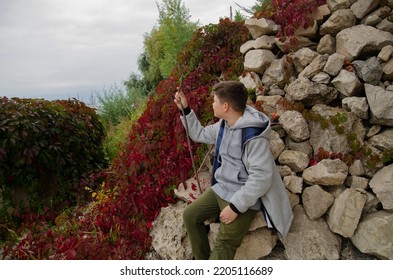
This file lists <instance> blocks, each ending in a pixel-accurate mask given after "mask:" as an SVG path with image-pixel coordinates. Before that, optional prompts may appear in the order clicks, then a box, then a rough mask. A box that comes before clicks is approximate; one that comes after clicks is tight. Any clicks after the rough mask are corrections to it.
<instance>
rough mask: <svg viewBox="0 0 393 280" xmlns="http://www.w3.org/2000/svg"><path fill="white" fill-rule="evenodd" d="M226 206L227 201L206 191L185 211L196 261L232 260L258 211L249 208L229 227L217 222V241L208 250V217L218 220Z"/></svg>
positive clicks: (185, 223) (185, 220) (184, 219)
mask: <svg viewBox="0 0 393 280" xmlns="http://www.w3.org/2000/svg"><path fill="white" fill-rule="evenodd" d="M227 205H229V202H227V201H225V200H223V199H221V198H220V197H219V196H217V195H216V194H215V193H214V191H213V190H211V189H209V190H207V191H206V192H205V193H203V194H202V195H201V196H199V197H198V198H197V199H196V200H195V201H194V202H192V203H191V204H190V205H188V206H187V207H186V209H185V210H184V213H183V221H184V225H185V226H186V229H187V234H188V238H189V239H190V242H191V248H192V252H193V255H194V258H195V259H196V260H207V259H211V260H232V259H233V258H234V256H235V253H236V249H237V248H238V247H239V246H240V245H241V243H242V240H243V237H244V235H246V233H247V232H248V230H249V228H250V224H251V222H252V221H253V219H254V218H255V215H256V213H257V212H258V211H257V210H252V209H249V210H247V211H246V212H244V213H241V214H239V215H238V216H237V218H236V219H235V220H234V221H233V222H232V223H230V224H228V225H226V224H224V223H220V227H219V232H218V235H217V238H216V242H215V245H214V248H213V251H211V250H210V245H209V240H208V237H207V235H208V230H207V228H206V225H205V221H206V220H207V219H209V218H218V217H219V215H220V213H221V211H222V210H223V209H224V208H225V207H226V206H227Z"/></svg>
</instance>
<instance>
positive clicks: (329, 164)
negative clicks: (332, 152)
mask: <svg viewBox="0 0 393 280" xmlns="http://www.w3.org/2000/svg"><path fill="white" fill-rule="evenodd" d="M347 175H348V166H347V165H346V164H345V163H344V162H342V161H341V160H339V159H335V160H332V159H324V160H322V161H320V162H318V164H316V165H314V166H311V167H308V168H306V169H305V170H304V171H303V175H302V176H303V179H304V181H305V182H306V183H308V184H310V185H322V186H337V185H342V184H344V182H345V179H346V178H347Z"/></svg>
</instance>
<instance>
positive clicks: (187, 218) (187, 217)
mask: <svg viewBox="0 0 393 280" xmlns="http://www.w3.org/2000/svg"><path fill="white" fill-rule="evenodd" d="M193 212H194V211H192V210H190V207H186V208H185V209H184V211H183V222H184V224H187V223H189V222H192V220H193V219H194V217H193Z"/></svg>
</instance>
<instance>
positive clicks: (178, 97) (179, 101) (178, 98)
mask: <svg viewBox="0 0 393 280" xmlns="http://www.w3.org/2000/svg"><path fill="white" fill-rule="evenodd" d="M174 101H175V103H176V105H177V107H178V108H179V110H181V109H184V108H187V107H188V102H187V98H186V96H185V95H184V93H183V92H182V91H181V90H179V91H177V92H176V94H175V99H174ZM182 105H183V107H182Z"/></svg>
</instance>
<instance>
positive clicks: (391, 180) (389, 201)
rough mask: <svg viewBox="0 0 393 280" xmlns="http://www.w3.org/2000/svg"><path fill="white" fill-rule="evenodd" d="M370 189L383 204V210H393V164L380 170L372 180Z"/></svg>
mask: <svg viewBox="0 0 393 280" xmlns="http://www.w3.org/2000/svg"><path fill="white" fill-rule="evenodd" d="M370 187H371V189H372V190H373V192H374V193H375V194H376V195H377V197H378V199H379V200H380V201H381V202H382V206H383V209H387V210H392V209H393V164H390V165H388V166H385V167H384V168H382V169H380V170H379V171H378V172H377V173H376V174H375V175H374V177H373V178H372V179H371V180H370Z"/></svg>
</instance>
